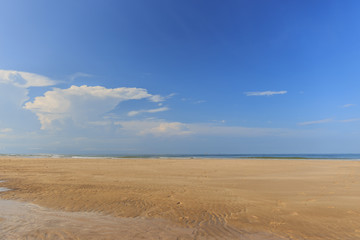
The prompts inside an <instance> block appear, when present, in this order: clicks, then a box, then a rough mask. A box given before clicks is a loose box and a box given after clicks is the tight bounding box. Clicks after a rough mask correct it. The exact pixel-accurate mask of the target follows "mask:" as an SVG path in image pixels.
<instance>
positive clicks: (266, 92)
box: [245, 91, 287, 96]
mask: <svg viewBox="0 0 360 240" xmlns="http://www.w3.org/2000/svg"><path fill="white" fill-rule="evenodd" d="M286 93H287V91H277V92H276V91H264V92H245V95H246V96H272V95H278V94H286Z"/></svg>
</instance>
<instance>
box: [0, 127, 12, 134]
mask: <svg viewBox="0 0 360 240" xmlns="http://www.w3.org/2000/svg"><path fill="white" fill-rule="evenodd" d="M12 131H13V129H12V128H0V133H9V132H12Z"/></svg>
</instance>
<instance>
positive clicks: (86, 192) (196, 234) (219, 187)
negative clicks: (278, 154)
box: [0, 157, 360, 240]
mask: <svg viewBox="0 0 360 240" xmlns="http://www.w3.org/2000/svg"><path fill="white" fill-rule="evenodd" d="M0 180H5V182H0V187H3V188H4V187H6V188H10V189H12V190H11V191H5V192H1V193H0V199H2V200H0V238H1V239H254V240H257V239H270V240H271V239H274V240H275V239H351V240H353V239H360V161H335V160H329V161H327V160H255V159H250V160H246V159H62V158H52V159H50V158H49V159H46V158H37V159H35V158H16V157H1V158H0ZM13 200H16V201H13Z"/></svg>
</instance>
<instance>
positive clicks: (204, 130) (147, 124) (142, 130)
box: [114, 119, 305, 137]
mask: <svg viewBox="0 0 360 240" xmlns="http://www.w3.org/2000/svg"><path fill="white" fill-rule="evenodd" d="M114 124H115V125H119V126H121V130H125V131H128V132H130V133H133V134H136V135H153V136H157V137H159V136H187V135H197V136H209V137H216V136H219V137H220V136H232V137H260V136H277V137H287V136H299V135H301V133H304V132H305V131H303V130H302V131H301V133H300V132H299V131H296V130H291V129H283V128H249V127H241V126H219V125H218V124H209V123H181V122H166V121H163V120H162V121H160V120H151V119H147V120H143V121H118V122H115V123H114Z"/></svg>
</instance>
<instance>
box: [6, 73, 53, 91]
mask: <svg viewBox="0 0 360 240" xmlns="http://www.w3.org/2000/svg"><path fill="white" fill-rule="evenodd" d="M0 83H7V84H12V85H15V86H16V87H21V88H29V87H45V86H52V85H55V84H56V82H55V81H54V80H51V79H50V78H48V77H45V76H42V75H39V74H35V73H28V72H20V71H11V70H0Z"/></svg>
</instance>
